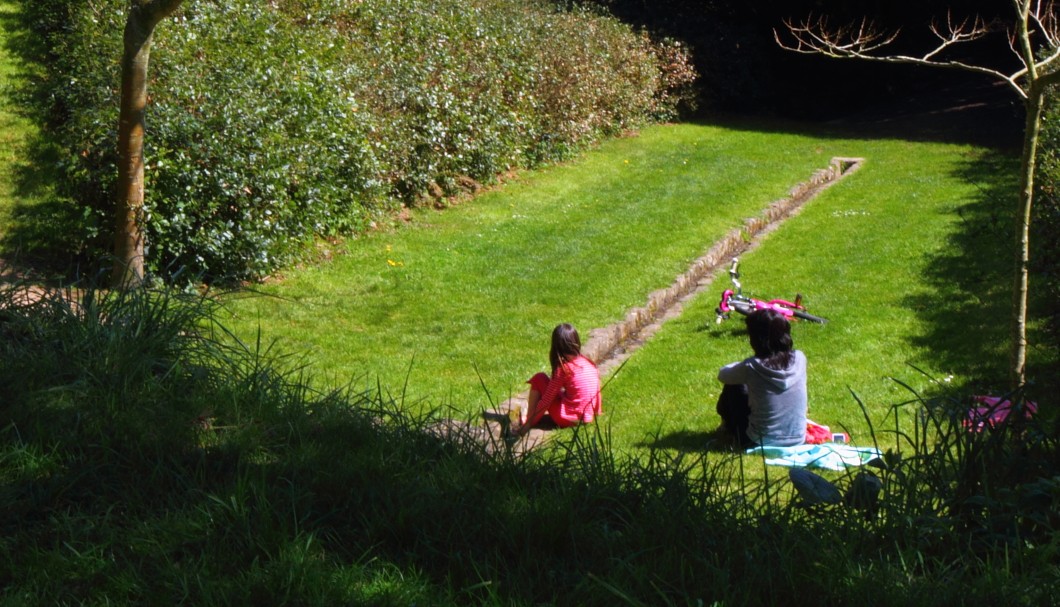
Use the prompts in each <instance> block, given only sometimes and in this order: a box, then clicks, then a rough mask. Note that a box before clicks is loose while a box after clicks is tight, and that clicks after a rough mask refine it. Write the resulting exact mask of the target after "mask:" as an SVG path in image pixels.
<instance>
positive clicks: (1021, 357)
mask: <svg viewBox="0 0 1060 607" xmlns="http://www.w3.org/2000/svg"><path fill="white" fill-rule="evenodd" d="M1044 97H1045V86H1043V84H1042V83H1041V82H1040V81H1034V82H1031V85H1030V90H1028V91H1027V102H1026V107H1027V116H1026V124H1025V125H1024V131H1023V158H1022V161H1021V163H1020V165H1021V166H1020V192H1019V212H1018V215H1017V219H1016V243H1017V247H1016V272H1015V276H1014V279H1015V280H1014V283H1013V288H1012V300H1013V301H1012V314H1013V318H1012V366H1011V369H1010V372H1011V375H1012V382H1013V385H1014V387H1016V388H1019V387H1022V386H1023V384H1024V383H1025V382H1026V379H1027V295H1028V293H1029V292H1030V280H1029V279H1030V227H1031V209H1032V206H1033V203H1034V171H1035V169H1036V164H1037V152H1038V134H1039V132H1040V131H1041V127H1042V106H1043V105H1044Z"/></svg>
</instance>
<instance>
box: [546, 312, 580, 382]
mask: <svg viewBox="0 0 1060 607" xmlns="http://www.w3.org/2000/svg"><path fill="white" fill-rule="evenodd" d="M581 353H582V340H581V338H580V337H578V331H577V329H575V328H574V326H573V325H571V324H569V323H562V324H559V325H556V328H555V329H553V330H552V348H551V349H550V350H549V352H548V362H549V363H551V364H552V372H553V373H555V372H556V369H558V368H559V366H560V365H562V364H563V363H565V362H569V361H571V360H574V359H575V358H577V357H578V355H579V354H581Z"/></svg>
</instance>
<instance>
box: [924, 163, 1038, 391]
mask: <svg viewBox="0 0 1060 607" xmlns="http://www.w3.org/2000/svg"><path fill="white" fill-rule="evenodd" d="M1018 167H1019V159H1018V157H1015V156H1014V155H1013V154H1011V153H1006V152H1001V151H986V152H983V153H981V154H979V155H977V156H974V157H969V158H968V159H967V160H966V161H965V162H964V163H963V164H962V165H961V166H959V167H958V168H957V175H958V176H959V177H960V178H962V179H964V180H966V181H968V182H969V183H973V184H976V185H977V186H978V187H979V193H978V195H977V196H976V197H975V198H974V199H972V200H970V201H968V202H966V203H964V204H962V205H961V206H959V207H957V208H956V210H955V212H956V214H957V215H958V216H959V217H960V222H959V225H958V228H957V230H956V231H955V232H953V233H952V234H951V236H950V237H949V239H948V241H947V242H946V246H945V247H943V248H942V249H940V251H939V252H938V253H937V254H936V255H934V256H933V257H931V258H930V259H929V262H928V264H927V270H926V272H925V275H924V277H923V280H924V284H925V285H926V286H927V287H928V289H927V290H926V291H925V292H920V293H917V294H915V295H910V296H909V297H907V298H906V299H905V305H906V306H908V307H909V309H910V310H911V311H913V312H915V313H916V314H918V315H919V316H921V317H922V318H924V319H926V320H927V321H928V322H927V323H926V327H927V329H926V331H925V332H924V333H923V334H922V335H919V336H916V337H915V338H913V339H912V344H913V345H914V346H917V347H920V348H926V349H928V350H930V351H931V352H932V353H933V356H935V357H936V358H937V360H938V365H937V366H938V367H940V368H943V369H952V370H954V371H955V372H960V373H962V374H966V375H967V376H968V377H969V378H971V379H970V384H969V385H967V386H960V387H958V388H959V389H963V391H964V393H969V392H971V393H982V392H983V391H988V392H993V393H1000V392H1003V391H1004V389H1005V386H1006V385H1007V381H1008V368H1009V344H1010V343H1011V326H1012V321H1011V310H1012V290H1013V287H1012V282H1013V271H1014V264H1015V253H1014V250H1015V249H1014V247H1015V244H1014V237H1015V227H1014V225H1015V221H1016V217H1015V215H1016V207H1017V201H1016V196H1017V192H1018ZM1032 246H1033V243H1032ZM1035 296H1036V293H1035V292H1034V288H1033V277H1032V291H1031V298H1032V302H1031V307H1032V312H1031V315H1032V318H1033V317H1034V316H1035V312H1034V309H1035V308H1036V307H1038V308H1040V307H1041V306H1042V305H1043V304H1045V303H1046V302H1042V301H1040V299H1041V298H1040V297H1039V301H1034V298H1035ZM1043 337H1044V336H1038V335H1035V334H1034V333H1029V334H1028V339H1029V341H1030V343H1031V348H1032V349H1031V351H1030V352H1029V353H1028V355H1029V357H1030V360H1029V365H1028V378H1029V379H1030V380H1031V381H1032V382H1035V381H1036V380H1037V383H1038V390H1045V391H1044V392H1042V394H1047V393H1049V390H1050V389H1051V388H1050V386H1047V385H1044V384H1043V382H1048V383H1052V382H1055V380H1053V379H1050V377H1051V374H1052V373H1054V372H1055V370H1054V371H1049V370H1047V369H1045V368H1042V364H1043V362H1044V363H1045V364H1048V361H1041V360H1036V357H1035V353H1034V347H1035V346H1034V344H1039V343H1042V342H1041V339H1042V338H1043ZM1038 358H1041V357H1038ZM1032 391H1037V390H1034V389H1033V388H1032ZM1029 396H1031V398H1033V397H1034V396H1033V395H1029Z"/></svg>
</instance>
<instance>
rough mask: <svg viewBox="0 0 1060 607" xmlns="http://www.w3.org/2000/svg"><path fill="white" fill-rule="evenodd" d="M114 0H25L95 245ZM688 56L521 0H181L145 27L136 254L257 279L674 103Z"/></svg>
mask: <svg viewBox="0 0 1060 607" xmlns="http://www.w3.org/2000/svg"><path fill="white" fill-rule="evenodd" d="M126 5H127V0H41V1H40V2H38V3H27V8H26V11H27V13H28V15H29V17H30V18H31V19H32V20H33V22H34V25H35V28H36V30H37V32H38V33H39V34H41V35H42V36H44V37H45V38H46V40H47V41H48V48H49V50H50V57H49V68H50V70H51V73H50V74H49V76H50V79H49V83H50V86H51V93H52V102H53V108H52V114H51V115H52V116H53V117H54V124H53V125H52V128H53V131H54V133H55V135H56V137H57V140H58V142H59V145H60V146H61V148H62V151H63V152H62V153H63V156H62V158H63V160H62V168H63V169H64V171H65V178H66V179H65V182H64V183H63V184H61V189H62V191H63V193H64V194H65V195H66V196H68V197H70V198H71V199H72V200H73V201H75V204H77V205H80V206H82V207H83V208H84V212H83V213H82V214H81V215H83V216H84V217H85V218H86V220H85V221H84V222H83V232H84V233H83V234H81V235H80V237H81V238H82V239H83V240H84V242H85V243H86V247H89V248H91V247H97V248H99V249H101V250H106V248H107V246H106V244H105V243H106V242H107V240H108V239H107V237H108V236H109V234H108V231H109V225H110V223H111V220H110V217H109V214H110V213H111V209H112V204H113V203H112V200H113V189H114V181H115V175H114V173H115V172H116V171H115V169H114V166H115V159H116V151H115V140H116V135H115V126H116V123H117V107H118V100H117V95H118V79H119V75H118V62H119V59H120V55H121V32H122V28H123V27H124V18H125V10H124V9H125V7H126ZM689 66H690V61H689V58H688V54H687V53H686V52H685V51H684V49H683V48H682V47H680V46H678V45H674V44H673V43H671V42H663V43H655V42H653V41H651V40H649V39H648V38H647V37H646V36H644V35H642V34H637V33H635V32H633V31H632V30H630V29H629V28H628V27H627V26H624V25H621V24H620V23H618V22H617V21H615V20H613V19H610V18H607V17H605V16H602V15H600V14H594V13H590V12H587V11H584V10H580V9H574V10H568V11H558V10H556V9H554V8H552V7H551V5H550V4H548V3H545V2H544V1H542V2H540V3H535V2H534V1H530V2H527V1H525V0H464V1H457V0H360V1H352V0H274V1H272V2H260V1H253V2H251V1H246V2H222V1H220V0H196V1H194V2H186V3H185V7H184V8H183V9H182V10H181V11H180V12H178V13H177V15H176V16H175V17H174V18H173V19H171V20H170V21H168V22H164V23H162V24H161V25H160V26H159V28H158V29H157V30H156V33H155V41H154V47H153V51H152V65H151V82H150V85H149V93H150V95H151V102H150V107H149V108H148V130H147V139H146V148H145V154H146V176H145V181H146V188H147V197H146V203H145V205H146V219H147V221H146V234H147V245H148V250H147V257H148V259H147V264H148V267H149V268H150V269H151V270H152V271H154V272H156V273H164V272H166V271H168V270H170V269H175V268H180V269H182V270H185V271H186V270H191V271H192V272H195V273H197V274H199V275H204V276H206V277H207V278H214V279H216V278H226V279H245V278H255V277H260V276H262V275H264V274H267V273H268V272H270V271H272V270H274V269H276V268H277V267H279V266H281V265H283V264H286V263H290V262H291V261H292V260H293V259H295V258H296V257H297V256H298V255H299V254H300V253H301V252H303V251H304V250H305V244H306V243H307V242H308V241H310V240H311V239H313V238H315V237H319V236H328V235H337V234H350V233H355V232H357V231H358V230H363V229H365V228H366V226H368V225H369V223H370V222H371V221H372V219H373V217H374V216H375V215H377V214H379V213H381V212H385V211H386V210H388V209H391V208H393V207H395V206H396V205H398V204H401V203H405V204H416V203H419V202H422V201H424V200H429V199H432V198H434V199H437V198H441V197H445V196H449V195H452V194H455V193H457V192H458V191H460V190H461V189H463V188H469V187H477V185H476V184H478V183H483V182H490V181H492V180H494V179H495V178H496V176H497V175H498V174H499V173H501V172H504V171H506V170H510V169H513V168H520V167H532V166H534V165H536V164H538V163H541V162H547V161H551V160H555V159H559V158H563V157H565V156H567V155H569V154H570V153H572V152H573V151H576V150H578V149H579V148H580V147H582V146H584V145H585V144H587V143H590V142H593V141H595V140H598V139H599V138H600V137H604V136H608V135H611V134H614V133H618V132H621V131H623V130H627V129H631V128H636V127H637V126H639V125H642V124H644V123H646V122H649V121H652V120H660V119H668V118H671V117H673V116H674V115H675V113H676V111H677V108H678V106H679V104H680V103H682V101H683V100H684V99H687V98H689V96H688V94H687V90H688V89H689V85H690V84H691V82H692V80H693V78H694V73H693V72H692V71H691V68H690V67H689Z"/></svg>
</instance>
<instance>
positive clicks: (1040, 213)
mask: <svg viewBox="0 0 1060 607" xmlns="http://www.w3.org/2000/svg"><path fill="white" fill-rule="evenodd" d="M1038 154H1039V165H1038V173H1037V176H1036V180H1037V186H1038V187H1037V194H1038V197H1037V199H1036V201H1035V207H1034V209H1033V210H1032V213H1033V218H1032V221H1031V247H1033V251H1032V253H1033V254H1032V256H1031V260H1032V263H1033V264H1034V267H1035V269H1036V270H1037V272H1038V274H1037V277H1038V278H1039V280H1040V282H1039V284H1038V286H1036V287H1035V288H1037V289H1041V290H1042V293H1041V294H1040V295H1039V299H1040V300H1041V301H1044V302H1047V303H1048V307H1047V309H1046V310H1044V316H1045V318H1046V319H1047V323H1048V329H1049V336H1050V342H1051V345H1052V347H1054V348H1060V304H1058V303H1057V302H1060V96H1058V95H1057V92H1056V91H1053V93H1052V94H1051V95H1050V98H1049V102H1048V104H1047V105H1046V109H1045V115H1044V116H1043V118H1042V133H1041V136H1040V139H1039V141H1038Z"/></svg>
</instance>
